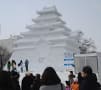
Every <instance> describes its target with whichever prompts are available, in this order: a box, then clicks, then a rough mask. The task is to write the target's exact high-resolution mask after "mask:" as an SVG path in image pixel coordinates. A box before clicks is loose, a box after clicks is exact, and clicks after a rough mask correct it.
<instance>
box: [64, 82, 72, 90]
mask: <svg viewBox="0 0 101 90" xmlns="http://www.w3.org/2000/svg"><path fill="white" fill-rule="evenodd" d="M65 83H66V90H71V87H70V82H69V81H65Z"/></svg>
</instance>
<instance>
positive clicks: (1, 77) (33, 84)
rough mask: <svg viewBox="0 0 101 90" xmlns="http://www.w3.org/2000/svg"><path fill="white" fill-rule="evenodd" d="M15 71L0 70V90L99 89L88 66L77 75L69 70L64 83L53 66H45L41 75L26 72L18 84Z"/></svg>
mask: <svg viewBox="0 0 101 90" xmlns="http://www.w3.org/2000/svg"><path fill="white" fill-rule="evenodd" d="M19 77H20V75H19V73H18V72H16V71H1V72H0V90H101V88H100V87H101V85H100V84H99V83H98V81H97V77H96V74H94V73H93V71H92V68H91V67H90V66H85V67H83V69H82V71H81V72H79V73H78V75H74V74H73V71H70V74H69V75H68V79H66V81H65V83H66V84H64V83H63V82H62V81H61V79H60V77H59V76H58V74H57V72H56V71H55V69H54V68H53V67H47V68H46V69H45V70H44V71H43V73H42V75H40V74H36V75H33V73H28V72H27V73H26V74H25V76H24V77H23V78H22V81H21V85H20V84H19Z"/></svg>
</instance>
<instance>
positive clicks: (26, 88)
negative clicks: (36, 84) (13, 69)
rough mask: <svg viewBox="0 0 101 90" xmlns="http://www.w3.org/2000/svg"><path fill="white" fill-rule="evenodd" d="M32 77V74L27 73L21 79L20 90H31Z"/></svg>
mask: <svg viewBox="0 0 101 90" xmlns="http://www.w3.org/2000/svg"><path fill="white" fill-rule="evenodd" d="M33 80H34V76H33V74H32V73H27V74H26V75H25V77H24V78H23V79H22V83H21V90H31V85H32V84H33Z"/></svg>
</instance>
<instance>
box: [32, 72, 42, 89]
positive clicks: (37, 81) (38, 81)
mask: <svg viewBox="0 0 101 90" xmlns="http://www.w3.org/2000/svg"><path fill="white" fill-rule="evenodd" d="M40 86H41V79H40V74H36V76H35V79H34V80H33V84H32V89H31V90H39V88H40Z"/></svg>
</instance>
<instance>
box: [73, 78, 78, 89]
mask: <svg viewBox="0 0 101 90" xmlns="http://www.w3.org/2000/svg"><path fill="white" fill-rule="evenodd" d="M71 90H79V83H78V80H77V78H75V79H74V81H73V82H72V84H71Z"/></svg>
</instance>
